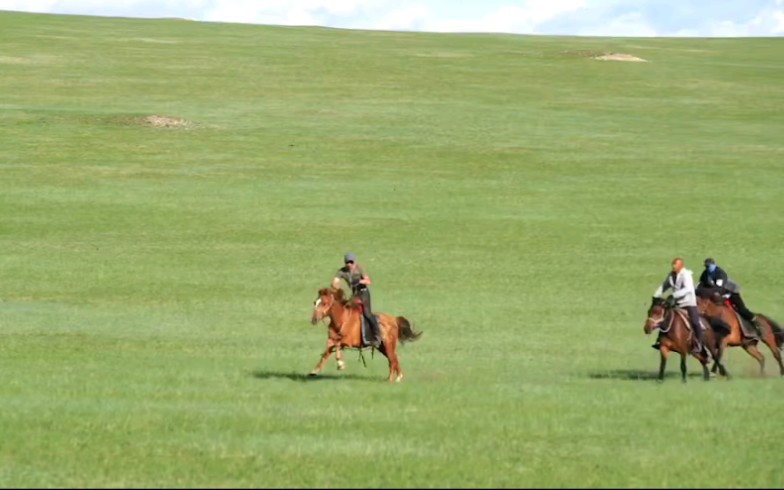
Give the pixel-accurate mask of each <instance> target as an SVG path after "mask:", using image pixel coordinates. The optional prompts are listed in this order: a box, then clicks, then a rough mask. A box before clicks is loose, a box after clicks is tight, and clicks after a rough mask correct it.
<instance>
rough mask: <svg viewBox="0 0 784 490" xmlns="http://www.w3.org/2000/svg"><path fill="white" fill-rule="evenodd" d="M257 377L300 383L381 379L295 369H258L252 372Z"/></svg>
mask: <svg viewBox="0 0 784 490" xmlns="http://www.w3.org/2000/svg"><path fill="white" fill-rule="evenodd" d="M251 376H253V377H254V378H256V379H263V380H267V379H288V380H289V381H298V382H300V383H307V382H311V381H323V380H332V381H335V380H341V379H345V380H352V381H379V380H378V379H376V378H370V377H367V376H359V375H357V374H348V373H344V374H318V375H316V376H311V375H310V374H306V373H298V372H295V371H292V372H288V373H285V372H282V371H264V370H260V369H257V370H255V371H253V372H252V373H251Z"/></svg>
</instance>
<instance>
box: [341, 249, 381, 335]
mask: <svg viewBox="0 0 784 490" xmlns="http://www.w3.org/2000/svg"><path fill="white" fill-rule="evenodd" d="M343 262H344V264H345V266H344V267H341V268H340V269H338V271H337V272H336V273H335V278H334V279H333V280H332V287H333V288H335V289H338V288H339V287H340V280H341V279H343V280H344V281H346V282H347V283H348V285H349V286H351V294H352V295H353V296H354V297H355V298H359V299H360V300H362V307H363V308H362V310H363V313H364V316H365V319H366V320H367V321H368V324H369V325H370V328H371V329H372V330H373V336H374V337H375V338H373V339H369V342H370V344H371V345H372V346H373V347H375V348H376V349H378V348H379V346H381V331H380V330H379V326H378V322H376V316H375V315H373V310H372V309H371V306H370V289H368V286H370V276H368V275H367V274H365V271H364V269H362V266H360V265H359V264H357V263H356V257H355V256H354V254H352V253H347V254H346V255H345V256H344V257H343Z"/></svg>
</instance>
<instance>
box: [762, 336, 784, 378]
mask: <svg viewBox="0 0 784 490" xmlns="http://www.w3.org/2000/svg"><path fill="white" fill-rule="evenodd" d="M763 340H764V341H765V344H766V345H767V346H768V348H769V349H770V351H771V352H772V353H773V357H775V358H776V362H777V363H779V374H781V375H782V376H784V364H782V363H781V353H780V352H779V347H778V346H777V345H776V337H775V336H774V335H773V330H772V329H770V328H767V329H765V335H764V338H763Z"/></svg>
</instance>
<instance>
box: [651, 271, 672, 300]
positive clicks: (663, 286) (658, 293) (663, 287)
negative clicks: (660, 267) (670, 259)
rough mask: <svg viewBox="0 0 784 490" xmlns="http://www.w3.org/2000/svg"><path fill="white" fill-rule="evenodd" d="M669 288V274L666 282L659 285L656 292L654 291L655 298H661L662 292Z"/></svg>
mask: <svg viewBox="0 0 784 490" xmlns="http://www.w3.org/2000/svg"><path fill="white" fill-rule="evenodd" d="M668 289H670V278H669V276H667V279H665V280H664V282H663V283H662V284H661V286H659V288H658V289H657V290H656V292H655V293H653V297H654V298H661V297H662V294H664V292H665V291H667V290H668Z"/></svg>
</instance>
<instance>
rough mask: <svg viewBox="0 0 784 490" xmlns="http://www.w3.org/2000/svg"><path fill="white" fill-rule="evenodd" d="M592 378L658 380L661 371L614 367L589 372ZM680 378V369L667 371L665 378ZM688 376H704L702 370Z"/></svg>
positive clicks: (687, 375) (687, 374)
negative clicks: (608, 369) (607, 369)
mask: <svg viewBox="0 0 784 490" xmlns="http://www.w3.org/2000/svg"><path fill="white" fill-rule="evenodd" d="M588 377H589V378H591V379H618V380H621V381H657V380H658V379H659V373H658V372H654V371H643V370H641V369H613V370H610V371H598V372H593V373H588ZM676 377H677V378H680V377H681V373H680V371H677V372H676V371H666V372H665V373H664V378H665V379H668V378H676ZM686 377H688V378H702V371H700V372H698V373H697V372H690V373H686Z"/></svg>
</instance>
